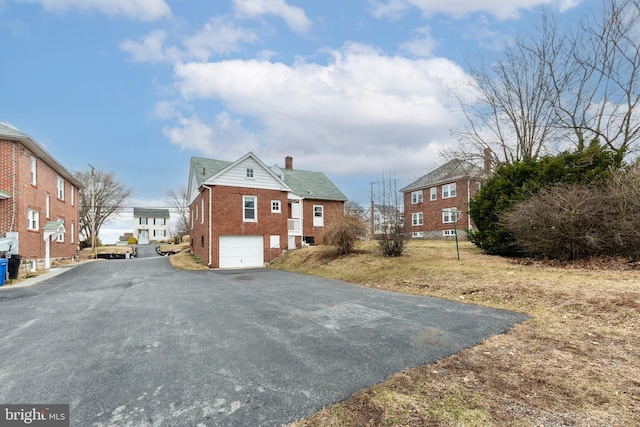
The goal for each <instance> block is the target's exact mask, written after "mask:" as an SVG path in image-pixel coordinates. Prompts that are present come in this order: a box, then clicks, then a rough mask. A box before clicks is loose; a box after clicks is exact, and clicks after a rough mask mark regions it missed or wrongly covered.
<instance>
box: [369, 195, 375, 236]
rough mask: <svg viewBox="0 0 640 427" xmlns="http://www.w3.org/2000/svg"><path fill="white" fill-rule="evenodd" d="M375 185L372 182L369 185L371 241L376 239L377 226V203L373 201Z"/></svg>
mask: <svg viewBox="0 0 640 427" xmlns="http://www.w3.org/2000/svg"><path fill="white" fill-rule="evenodd" d="M373 184H375V182H370V183H369V185H370V186H371V208H370V212H371V240H373V239H374V238H375V237H376V224H375V218H374V217H375V207H376V205H375V203H374V201H373Z"/></svg>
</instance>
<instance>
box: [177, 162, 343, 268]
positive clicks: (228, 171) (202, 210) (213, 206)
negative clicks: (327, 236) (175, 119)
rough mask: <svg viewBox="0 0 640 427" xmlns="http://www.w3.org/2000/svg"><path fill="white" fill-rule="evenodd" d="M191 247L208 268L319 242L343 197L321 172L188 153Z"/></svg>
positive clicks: (258, 261)
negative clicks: (216, 158) (191, 155)
mask: <svg viewBox="0 0 640 427" xmlns="http://www.w3.org/2000/svg"><path fill="white" fill-rule="evenodd" d="M187 194H189V201H190V204H189V206H190V236H191V251H192V253H193V254H194V255H196V256H197V257H198V258H200V259H201V260H202V261H203V262H204V263H205V264H207V265H208V266H209V267H212V268H234V267H262V266H263V265H264V263H265V262H266V261H268V260H270V259H273V258H275V257H276V256H278V255H280V253H282V251H284V250H286V249H294V248H297V247H300V246H301V245H302V244H303V243H304V244H314V243H322V239H323V235H324V230H325V228H326V227H327V226H328V225H329V224H331V222H332V221H334V220H335V219H336V218H338V217H342V216H343V215H344V203H345V202H346V200H347V198H346V197H345V195H344V194H342V192H341V191H340V190H339V189H338V188H337V187H336V186H335V185H334V184H333V183H332V182H331V181H330V180H329V178H327V177H326V176H325V175H324V174H323V173H322V172H312V171H304V170H295V169H293V158H291V157H287V158H285V167H284V168H281V167H279V166H271V167H269V166H267V165H265V164H264V163H263V162H262V160H260V159H259V158H258V157H257V156H256V155H255V154H253V153H247V154H245V155H244V156H242V157H240V158H239V159H238V160H236V161H225V160H212V159H204V158H200V157H192V158H191V165H190V175H189V186H188V193H187Z"/></svg>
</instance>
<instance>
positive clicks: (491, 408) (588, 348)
mask: <svg viewBox="0 0 640 427" xmlns="http://www.w3.org/2000/svg"><path fill="white" fill-rule="evenodd" d="M360 252H361V253H359V254H356V255H349V256H346V257H341V258H336V257H333V256H332V255H331V251H330V248H323V247H308V248H304V249H299V250H296V251H291V252H288V253H287V254H285V255H284V256H282V257H281V258H280V259H278V260H277V261H276V262H275V263H274V264H273V265H272V267H273V268H279V269H285V270H289V271H296V272H300V273H307V274H313V275H318V276H323V277H330V278H335V279H340V280H345V281H348V282H353V283H359V284H363V285H366V286H371V287H375V288H381V289H388V290H393V291H399V292H407V293H412V294H419V295H429V296H435V297H442V298H448V299H453V300H457V301H461V302H465V303H470V304H479V305H483V306H487V307H494V308H501V309H507V310H515V311H519V312H522V313H526V314H528V315H529V316H531V318H530V319H529V320H527V321H526V322H524V323H522V324H519V325H517V326H515V327H514V328H513V329H512V330H511V331H509V332H508V333H507V334H504V335H499V336H495V337H492V338H490V339H488V340H486V341H484V342H483V343H481V344H480V345H478V346H476V347H473V348H470V349H467V350H464V351H462V352H460V353H457V354H455V355H453V356H451V357H449V358H447V359H443V360H440V361H438V362H436V363H433V364H430V365H425V366H422V367H418V368H414V369H409V370H406V371H403V372H400V373H398V374H396V375H393V376H391V377H390V378H388V379H387V380H386V381H385V382H383V383H381V384H379V385H376V386H374V387H371V388H369V389H367V390H362V391H360V392H358V393H356V394H355V395H353V396H352V397H351V398H350V399H348V400H347V401H345V402H342V403H338V404H336V405H333V406H330V407H328V408H325V409H324V410H322V411H320V412H319V413H317V414H315V415H313V416H311V417H310V418H308V419H306V420H301V421H299V422H297V423H294V424H292V426H296V427H311V426H397V425H400V426H545V427H551V426H638V425H640V316H639V313H640V270H637V269H635V268H634V267H635V266H633V265H630V264H628V263H625V262H622V261H616V260H610V261H608V262H606V263H599V264H596V263H585V264H584V265H575V264H574V265H558V266H554V265H549V264H545V263H537V262H526V261H522V260H511V259H505V258H500V257H491V256H487V255H483V254H482V253H480V252H479V251H478V250H477V249H475V248H474V247H473V246H472V245H471V244H469V243H467V242H465V243H462V244H461V260H460V261H458V260H457V258H456V251H455V243H454V242H432V241H411V242H410V243H409V244H408V247H407V250H406V253H405V255H404V256H402V257H399V258H383V257H381V256H380V255H378V253H377V251H376V250H375V246H364V247H363V248H361V250H360Z"/></svg>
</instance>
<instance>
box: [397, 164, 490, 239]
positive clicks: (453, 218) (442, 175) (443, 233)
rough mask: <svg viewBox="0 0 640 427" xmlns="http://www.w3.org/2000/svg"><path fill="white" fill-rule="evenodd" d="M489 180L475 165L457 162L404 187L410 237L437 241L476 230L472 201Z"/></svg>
mask: <svg viewBox="0 0 640 427" xmlns="http://www.w3.org/2000/svg"><path fill="white" fill-rule="evenodd" d="M487 177H488V173H487V172H486V171H485V170H484V169H482V168H480V167H478V166H476V165H475V164H473V163H471V162H468V161H465V160H459V159H454V160H451V161H449V162H447V163H445V164H444V165H442V166H440V167H439V168H437V169H434V170H433V171H431V172H429V173H428V174H426V175H424V176H422V177H420V178H419V179H417V180H416V181H414V182H412V183H411V184H409V185H407V186H406V187H404V188H401V189H400V191H401V192H402V193H403V194H404V196H403V199H404V220H405V224H406V229H407V231H408V232H409V235H410V236H412V237H417V238H428V239H435V238H442V237H453V236H455V234H456V233H455V230H457V231H458V235H461V234H464V230H465V229H472V228H473V223H472V222H471V217H470V216H469V213H468V212H469V202H470V200H471V199H472V198H473V197H474V196H475V194H476V192H477V191H478V190H479V189H480V187H481V186H482V183H483V182H484V181H485V180H486V178H487Z"/></svg>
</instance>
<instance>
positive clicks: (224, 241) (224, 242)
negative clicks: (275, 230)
mask: <svg viewBox="0 0 640 427" xmlns="http://www.w3.org/2000/svg"><path fill="white" fill-rule="evenodd" d="M263 265H264V242H263V237H262V236H220V268H239V267H245V268H248V267H262V266H263Z"/></svg>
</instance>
